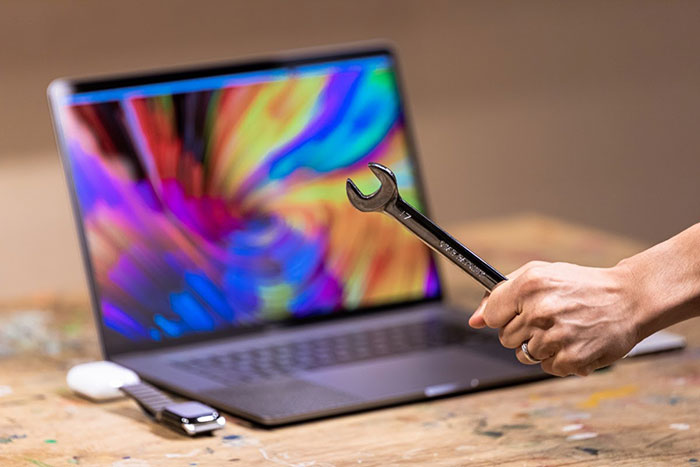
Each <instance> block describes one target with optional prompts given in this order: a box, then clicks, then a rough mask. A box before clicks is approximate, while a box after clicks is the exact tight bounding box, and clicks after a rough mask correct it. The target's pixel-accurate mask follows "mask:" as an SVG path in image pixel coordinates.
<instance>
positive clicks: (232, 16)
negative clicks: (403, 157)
mask: <svg viewBox="0 0 700 467" xmlns="http://www.w3.org/2000/svg"><path fill="white" fill-rule="evenodd" d="M373 38H386V39H389V40H391V41H393V42H394V43H395V44H396V46H397V48H398V50H399V53H400V58H401V64H402V68H403V71H404V80H405V84H406V87H407V91H408V95H409V98H410V109H411V111H412V116H413V123H414V127H415V129H416V133H417V139H418V145H419V149H420V156H421V160H422V165H423V168H424V175H425V178H426V182H427V187H428V189H429V195H430V196H429V200H430V204H431V206H432V212H433V214H434V216H435V217H436V218H437V219H438V220H439V221H441V222H454V221H458V220H467V219H476V218H482V217H487V216H498V215H504V214H508V213H512V212H518V211H523V210H527V211H538V212H541V213H545V214H550V215H554V216H558V217H562V218H565V219H568V220H572V221H575V222H580V223H584V224H588V225H592V226H597V227H599V228H603V229H607V230H611V231H616V232H620V233H623V234H627V235H629V236H633V237H637V238H640V239H643V240H647V241H649V242H652V241H659V240H662V239H664V238H666V237H668V236H670V235H672V234H673V233H674V232H677V231H679V230H680V229H682V228H684V227H686V226H688V225H690V224H692V223H695V222H697V221H698V220H700V182H699V178H700V155H699V153H700V151H699V149H700V131H699V129H698V122H700V118H699V117H700V59H699V55H698V53H699V51H700V2H696V1H674V0H668V1H643V0H639V1H623V0H620V1H578V2H572V1H570V2H560V1H530V2H524V1H519V0H518V1H483V2H474V1H457V0H455V1H439V0H432V1H428V0H425V1H417V0H379V1H366V0H359V1H358V0H355V1H337V0H313V1H306V0H304V1H301V0H298V1H286V0H279V1H270V0H264V1H263V0H256V1H248V2H242V1H197V2H194V1H188V2H183V1H170V0H167V1H165V0H164V1H157V2H156V1H152V2H149V1H131V0H129V1H119V2H115V1H84V2H74V1H73V2H71V1H62V2H56V1H51V0H47V1H43V2H42V1H36V0H17V1H11V0H10V1H5V2H1V3H0V297H7V296H19V295H24V294H33V293H38V292H50V291H62V292H67V293H82V292H83V290H84V285H83V275H82V270H81V265H80V258H79V255H78V250H77V242H76V240H75V232H74V229H73V224H72V219H71V213H70V209H69V207H68V202H67V196H66V192H65V184H64V181H63V179H62V174H61V173H60V167H59V164H58V161H57V156H56V153H55V149H54V143H53V136H52V132H51V127H50V121H49V116H48V110H47V105H46V99H45V88H46V86H47V84H48V83H49V81H50V80H51V79H53V78H55V77H58V76H64V75H91V74H95V73H113V72H123V71H127V70H136V69H147V68H152V67H163V66H176V65H183V64H189V63H196V62H206V61H220V60H229V59H235V58H238V57H242V56H249V55H255V54H266V53H270V52H274V51H277V50H286V49H293V48H299V47H306V46H316V45H324V44H333V43H341V42H346V41H358V40H366V39H373Z"/></svg>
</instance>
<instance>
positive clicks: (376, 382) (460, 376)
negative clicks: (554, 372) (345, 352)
mask: <svg viewBox="0 0 700 467" xmlns="http://www.w3.org/2000/svg"><path fill="white" fill-rule="evenodd" d="M526 368H527V367H525V366H524V365H521V364H519V363H518V362H517V361H516V360H515V359H513V361H512V362H511V361H509V360H504V359H499V358H494V357H491V356H489V355H486V354H483V353H481V352H474V351H469V350H465V349H463V348H460V347H447V348H443V349H436V350H432V351H429V352H423V353H420V354H410V355H405V356H400V357H393V358H386V359H381V360H375V361H368V362H363V363H361V364H351V365H342V366H337V367H333V368H329V369H325V370H321V371H318V372H313V373H307V374H305V375H304V376H303V378H304V379H307V380H309V381H313V382H315V383H318V384H322V385H324V386H328V387H331V388H334V389H337V390H340V391H343V392H346V393H350V394H354V395H358V396H361V397H369V398H380V399H383V398H387V397H397V396H401V395H409V394H416V393H420V392H423V391H425V390H426V388H428V387H440V386H442V387H444V388H446V389H447V391H446V392H450V391H451V390H454V389H458V388H462V389H463V388H465V387H467V388H468V387H469V386H470V383H471V381H473V380H475V379H476V380H478V381H480V382H484V383H487V382H489V381H494V380H505V379H509V377H517V376H521V375H522V374H524V373H527V369H526Z"/></svg>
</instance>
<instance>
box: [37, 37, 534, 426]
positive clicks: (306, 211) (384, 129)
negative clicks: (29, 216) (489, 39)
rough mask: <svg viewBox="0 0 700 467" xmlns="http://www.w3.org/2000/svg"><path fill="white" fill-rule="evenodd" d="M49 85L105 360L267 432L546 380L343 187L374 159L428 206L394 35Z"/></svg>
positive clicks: (412, 241)
mask: <svg viewBox="0 0 700 467" xmlns="http://www.w3.org/2000/svg"><path fill="white" fill-rule="evenodd" d="M436 72H439V70H436ZM48 94H49V100H50V103H51V108H52V114H53V117H54V124H55V130H56V134H57V140H58V143H59V146H60V152H61V156H62V162H63V166H64V168H65V173H66V176H67V180H68V186H69V189H70V193H71V199H72V204H73V208H74V212H75V218H76V221H77V227H78V229H77V230H78V232H79V236H80V243H81V248H82V254H83V258H84V265H85V269H86V271H87V278H88V281H89V288H90V292H91V299H92V307H93V310H94V314H95V318H96V323H97V325H98V328H99V334H100V342H101V347H102V351H103V354H104V357H105V358H106V359H108V360H111V361H114V362H116V363H118V364H120V365H123V366H125V367H128V368H131V369H132V370H134V371H136V372H137V373H138V374H139V375H140V376H141V377H142V378H143V379H144V380H147V381H149V382H152V383H154V384H156V385H158V386H160V387H162V388H165V389H168V390H170V391H172V392H174V393H177V394H181V395H183V396H186V397H189V398H193V399H196V400H199V401H202V402H204V403H207V404H209V405H211V406H213V407H216V408H217V409H220V410H223V411H226V412H229V413H231V414H234V415H236V416H239V417H242V418H244V419H247V420H250V421H253V422H256V423H259V424H262V425H267V426H275V425H282V424H288V423H292V422H298V421H302V420H309V419H315V418H320V417H326V416H330V415H336V414H343V413H349V412H355V411H359V410H365V409H370V408H377V407H384V406H388V405H394V404H399V403H404V402H409V401H417V400H423V399H429V398H434V397H439V396H445V395H449V394H455V393H462V392H468V391H474V390H480V389H484V388H491V387H497V386H503V385H506V384H513V383H520V382H525V381H531V380H534V379H538V378H542V377H543V376H544V374H543V373H542V371H541V370H540V369H539V368H538V367H537V366H534V367H533V366H525V365H522V364H520V363H519V362H518V361H517V360H516V359H515V356H514V352H513V351H512V350H508V349H504V348H502V347H501V346H500V344H499V342H498V339H497V336H496V335H495V334H494V333H491V332H489V331H474V330H470V329H468V327H467V325H466V320H467V314H466V312H465V311H464V310H455V309H451V308H450V307H449V306H448V305H447V304H445V303H444V302H443V291H442V283H441V281H440V275H439V272H438V268H437V267H436V262H435V258H434V257H433V253H432V252H431V251H430V250H429V249H428V247H426V246H425V245H423V244H422V243H421V242H420V241H419V240H418V239H416V238H415V237H413V236H412V234H410V233H409V232H408V231H407V230H405V229H404V227H402V226H401V225H400V224H399V223H398V222H396V221H395V220H393V219H390V218H389V217H388V216H385V215H382V214H380V213H362V212H359V211H357V210H356V209H354V208H353V207H352V206H351V205H350V203H349V202H348V200H347V197H346V194H345V180H346V179H347V178H352V180H354V181H355V182H356V183H357V185H358V187H359V188H360V189H361V190H362V191H363V192H371V191H374V190H375V189H377V188H378V182H377V180H376V178H375V177H374V175H373V174H372V173H371V172H370V171H369V170H368V169H367V163H368V162H370V161H374V162H379V163H381V164H384V165H386V166H388V167H390V168H391V169H392V170H393V171H394V172H395V173H396V176H397V179H398V183H399V187H400V190H401V194H402V196H403V197H404V199H406V201H408V202H409V203H410V204H412V205H413V206H416V207H417V208H418V209H420V210H422V211H423V212H425V206H426V202H425V192H424V190H423V188H422V186H421V181H420V176H419V170H418V160H417V157H416V150H415V147H414V145H413V137H412V134H411V131H410V127H409V122H408V116H407V114H406V108H405V100H404V97H403V95H402V91H401V85H400V80H399V74H398V70H397V59H396V56H395V54H394V53H393V52H392V51H391V50H390V49H389V48H385V47H372V48H364V49H357V48H354V49H351V50H339V51H338V50H336V51H333V52H328V51H324V52H306V53H302V54H299V53H295V54H292V55H283V56H277V57H273V58H266V59H262V60H252V61H247V62H245V63H236V64H226V65H219V66H203V67H194V68H190V69H184V70H176V71H165V72H163V71H158V72H144V73H138V74H132V75H128V76H119V77H107V78H97V79H78V80H64V79H61V80H57V81H54V82H53V83H52V84H51V85H50V86H49V90H48Z"/></svg>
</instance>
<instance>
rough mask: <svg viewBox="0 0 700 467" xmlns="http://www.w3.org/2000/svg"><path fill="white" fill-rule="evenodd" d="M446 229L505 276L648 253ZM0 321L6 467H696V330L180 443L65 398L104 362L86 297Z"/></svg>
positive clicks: (122, 406)
mask: <svg viewBox="0 0 700 467" xmlns="http://www.w3.org/2000/svg"><path fill="white" fill-rule="evenodd" d="M453 231H454V233H455V234H456V236H457V237H459V238H461V239H462V240H464V242H465V243H466V244H468V245H469V246H471V247H472V248H473V249H474V250H475V251H477V252H479V253H480V254H482V255H483V256H484V257H486V258H487V259H488V260H489V261H491V262H492V263H493V264H494V265H495V266H496V267H497V268H499V269H502V270H504V271H510V270H512V269H514V268H515V267H517V266H518V265H520V264H521V263H523V262H525V261H527V260H530V259H535V258H539V259H545V260H560V261H575V262H579V263H583V264H588V265H599V266H606V265H613V264H615V263H616V262H617V261H618V260H619V259H621V258H623V257H625V256H629V255H631V254H633V253H635V252H637V251H639V250H641V249H643V248H644V245H642V244H639V243H636V242H634V241H631V240H627V239H624V238H619V237H616V236H613V235H609V234H605V233H602V232H598V231H595V230H590V229H584V228H581V227H577V226H572V225H569V224H565V223H562V222H559V221H556V220H552V219H548V218H543V217H540V216H534V215H523V216H517V217H510V218H505V219H501V220H494V221H485V222H481V223H472V224H465V225H461V226H456V227H455V228H454V229H453ZM442 269H443V271H444V273H445V280H446V282H447V284H448V292H449V297H450V300H452V301H454V302H457V303H459V304H463V305H466V306H473V304H474V303H475V301H477V300H478V299H479V297H480V294H481V293H480V291H479V289H478V287H475V286H474V285H473V284H472V281H471V280H470V279H469V278H467V277H466V276H465V275H464V274H462V273H460V272H459V271H457V270H456V268H454V267H451V266H445V267H443V268H442ZM0 310H2V311H0V465H2V466H4V465H39V466H45V465H52V466H59V465H76V464H77V465H108V466H109V465H111V466H115V467H116V466H144V465H151V466H159V465H178V466H189V465H201V466H203V465H229V464H230V465H275V464H277V465H285V466H298V467H302V466H304V467H308V466H319V467H320V466H342V465H362V466H392V465H438V466H442V465H450V466H451V465H470V466H479V465H518V466H520V465H571V464H584V465H587V464H590V465H610V464H613V463H614V464H618V465H635V466H636V465H690V466H692V465H698V466H700V322H698V320H692V321H689V322H687V323H685V324H684V325H679V326H676V327H675V328H674V330H675V331H677V332H680V333H681V334H684V335H685V336H686V337H687V338H688V342H689V347H688V349H686V350H684V351H682V352H672V353H667V354H660V355H657V356H652V357H642V358H637V359H629V360H625V361H623V362H621V363H619V364H617V365H615V366H614V367H613V368H612V369H609V370H605V371H602V372H597V373H595V374H594V375H592V376H589V377H587V378H578V377H570V378H565V379H549V380H545V381H541V382H537V383H533V384H528V385H522V386H516V387H510V388H505V389H499V390H491V391H485V392H479V393H474V394H468V395H463V396H459V397H450V398H445V399H441V400H433V401H430V402H424V403H415V404H409V405H404V406H400V407H394V408H389V409H382V410H375V411H371V412H365V413H361V414H356V415H350V416H342V417H337V418H332V419H327V420H322V421H316V422H312V423H306V424H300V425H295V426H290V427H285V428H280V429H274V430H267V429H261V428H255V427H251V426H248V425H247V424H245V423H243V422H241V421H239V420H236V419H235V418H233V417H231V416H228V417H227V418H228V421H229V423H228V424H227V426H226V428H225V429H224V430H222V432H219V433H218V434H216V435H214V436H211V437H204V438H197V439H189V438H186V437H183V436H180V435H178V434H176V433H173V432H171V431H169V430H168V429H166V428H163V427H161V426H159V425H156V424H154V423H152V422H150V421H149V420H148V419H147V418H146V417H145V416H144V415H143V414H142V413H141V412H140V411H139V409H137V407H136V405H135V404H134V403H133V402H131V401H127V400H121V401H116V402H108V403H101V404H96V403H91V402H88V401H86V400H83V399H81V398H79V397H76V396H75V395H73V394H72V393H71V392H70V391H69V390H68V388H67V387H66V384H65V375H66V371H67V370H68V368H70V367H71V366H72V365H74V364H76V363H79V362H81V361H88V360H92V359H96V358H99V357H98V355H99V353H98V348H97V340H96V336H95V333H94V331H93V323H92V319H91V317H90V315H89V313H88V311H87V306H86V305H85V304H84V303H83V302H82V301H81V300H78V301H72V300H67V299H62V300H59V299H56V298H55V297H54V298H52V297H43V298H41V297H36V298H33V299H31V300H27V301H25V302H23V303H13V304H4V305H3V307H2V308H0ZM33 310H35V311H33ZM36 310H38V311H36ZM42 310H43V311H42Z"/></svg>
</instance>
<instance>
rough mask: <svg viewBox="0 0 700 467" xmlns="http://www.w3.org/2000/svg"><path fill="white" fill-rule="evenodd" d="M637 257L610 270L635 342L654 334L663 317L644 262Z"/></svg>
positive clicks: (624, 261) (623, 261)
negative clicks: (622, 298)
mask: <svg viewBox="0 0 700 467" xmlns="http://www.w3.org/2000/svg"><path fill="white" fill-rule="evenodd" d="M638 256H639V255H637V256H632V257H630V258H626V259H623V260H622V261H620V262H619V263H617V264H616V265H615V266H613V267H612V268H611V272H612V274H613V275H614V276H615V277H616V279H617V284H618V287H619V290H620V291H621V294H622V296H623V297H624V301H625V303H626V304H627V305H628V306H627V310H628V311H627V312H628V314H629V320H630V324H631V326H632V328H633V330H634V331H633V332H634V333H635V339H636V342H639V341H641V340H642V339H644V338H645V337H647V336H649V335H651V334H653V333H655V332H656V331H658V330H659V329H661V328H660V327H659V324H658V323H659V317H660V316H661V315H663V306H662V305H661V304H660V303H658V301H657V300H656V299H655V298H656V294H654V293H653V291H652V289H653V287H652V286H651V283H652V282H653V281H652V280H651V278H650V277H649V271H648V270H647V269H646V268H645V267H644V266H645V265H644V262H643V261H640V258H638Z"/></svg>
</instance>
